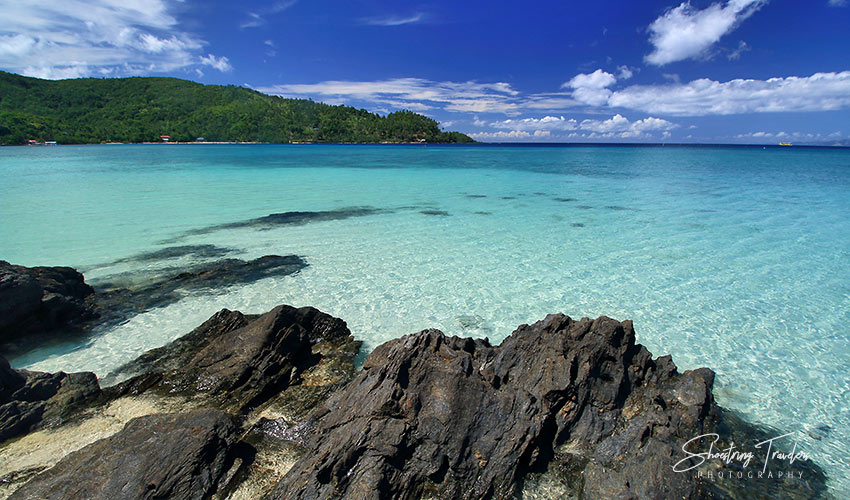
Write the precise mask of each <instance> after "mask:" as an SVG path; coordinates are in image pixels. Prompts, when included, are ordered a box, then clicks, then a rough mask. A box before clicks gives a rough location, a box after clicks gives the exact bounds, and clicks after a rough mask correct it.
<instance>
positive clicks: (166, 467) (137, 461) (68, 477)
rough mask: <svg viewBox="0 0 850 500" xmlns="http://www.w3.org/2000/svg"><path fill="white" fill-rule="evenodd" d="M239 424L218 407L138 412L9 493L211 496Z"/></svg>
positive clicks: (44, 496)
mask: <svg viewBox="0 0 850 500" xmlns="http://www.w3.org/2000/svg"><path fill="white" fill-rule="evenodd" d="M236 437H237V427H236V425H235V424H234V423H233V420H232V419H231V417H229V416H228V415H226V414H224V413H222V412H219V411H214V410H196V411H192V412H189V413H185V414H158V415H150V416H146V417H139V418H135V419H133V420H131V421H130V422H128V423H127V425H126V426H125V427H124V429H123V430H122V431H120V432H118V433H117V434H114V435H113V436H111V437H109V438H106V439H101V440H100V441H96V442H94V443H92V444H90V445H88V446H86V447H84V448H82V449H81V450H78V451H76V452H73V453H71V454H69V455H68V456H66V457H65V458H63V459H62V460H60V461H59V463H57V464H56V465H55V466H54V467H53V468H51V469H49V470H47V471H45V472H43V473H41V474H39V475H37V476H36V477H34V478H33V479H32V480H30V481H29V482H27V483H26V484H25V485H24V486H22V487H21V488H20V489H18V490H17V491H16V492H15V493H14V494H12V496H11V497H10V499H32V498H39V499H67V498H86V499H109V500H112V499H117V498H128V499H129V498H133V499H135V498H151V499H153V498H163V499H164V498H172V499H187V500H188V499H204V498H209V497H210V496H211V495H212V494H213V493H214V492H215V491H216V489H217V488H218V487H219V486H220V485H219V482H220V479H221V478H222V476H223V475H224V474H225V473H226V472H227V471H228V469H229V468H230V466H231V464H232V462H233V458H234V456H233V451H234V450H233V448H234V446H233V445H234V443H235V442H236Z"/></svg>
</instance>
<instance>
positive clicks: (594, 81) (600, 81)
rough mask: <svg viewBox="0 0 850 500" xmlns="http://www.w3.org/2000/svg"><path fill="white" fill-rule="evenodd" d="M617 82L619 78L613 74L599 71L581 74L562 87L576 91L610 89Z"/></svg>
mask: <svg viewBox="0 0 850 500" xmlns="http://www.w3.org/2000/svg"><path fill="white" fill-rule="evenodd" d="M616 82H617V78H616V77H615V76H614V75H612V74H611V73H607V72H605V71H602V70H601V69H597V70H596V71H594V72H593V73H589V74H585V73H579V74H578V75H576V76H574V77H573V79H572V80H570V81H568V82H567V83H565V84H563V85H561V87H572V88H574V89H580V88H587V89H604V88H606V87H610V86H611V85H614V84H615V83H616Z"/></svg>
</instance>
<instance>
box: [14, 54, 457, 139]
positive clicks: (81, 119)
mask: <svg viewBox="0 0 850 500" xmlns="http://www.w3.org/2000/svg"><path fill="white" fill-rule="evenodd" d="M162 135H167V136H170V137H171V141H181V142H183V141H195V140H196V139H197V138H198V137H203V138H204V139H205V140H207V141H244V142H254V141H256V142H275V143H286V142H335V143H338V142H371V143H377V142H416V141H420V140H421V139H425V141H427V142H444V143H445V142H473V141H472V139H470V138H469V137H468V136H466V135H464V134H461V133H459V132H442V131H441V130H440V128H439V124H438V123H437V122H436V121H434V120H432V119H430V118H428V117H425V116H422V115H419V114H416V113H412V112H410V111H398V112H395V113H390V114H389V115H387V116H385V117H384V116H380V115H378V114H375V113H370V112H368V111H366V110H364V109H355V108H352V107H350V106H330V105H327V104H322V103H317V102H313V101H311V100H304V99H285V98H282V97H275V96H270V95H266V94H262V93H260V92H257V91H254V90H250V89H246V88H243V87H236V86H234V85H228V86H220V85H202V84H199V83H195V82H190V81H186V80H179V79H176V78H152V77H135V78H105V79H100V78H81V79H75V80H57V81H51V80H40V79H37V78H28V77H24V76H20V75H15V74H12V73H6V72H2V71H0V144H25V143H26V142H27V140H30V139H34V140H37V141H51V140H53V141H57V142H58V143H60V144H75V143H102V142H148V141H159V140H160V136H162Z"/></svg>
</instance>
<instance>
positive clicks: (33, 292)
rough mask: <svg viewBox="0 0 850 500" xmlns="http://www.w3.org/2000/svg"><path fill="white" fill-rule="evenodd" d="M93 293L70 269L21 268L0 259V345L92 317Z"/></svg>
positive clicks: (79, 322)
mask: <svg viewBox="0 0 850 500" xmlns="http://www.w3.org/2000/svg"><path fill="white" fill-rule="evenodd" d="M92 293H94V290H93V289H92V287H90V286H89V285H87V284H86V283H85V281H84V279H83V275H82V274H80V273H78V272H77V271H75V270H74V269H72V268H70V267H24V266H15V265H12V264H9V263H8V262H6V261H2V260H0V344H7V343H10V342H14V341H17V340H19V339H21V338H22V337H26V336H29V335H34V334H35V335H37V334H42V333H48V332H52V331H55V330H58V329H61V328H74V327H77V326H79V325H80V324H82V323H83V322H85V321H87V320H90V319H92V318H93V317H95V312H94V309H93V307H92V305H91V304H90V302H89V301H88V300H87V299H88V298H89V296H90V295H92Z"/></svg>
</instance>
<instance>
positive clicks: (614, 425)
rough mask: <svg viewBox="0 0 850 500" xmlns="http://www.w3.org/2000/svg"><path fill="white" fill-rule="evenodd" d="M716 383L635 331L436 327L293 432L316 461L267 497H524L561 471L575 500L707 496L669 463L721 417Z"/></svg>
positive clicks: (387, 352) (308, 460)
mask: <svg viewBox="0 0 850 500" xmlns="http://www.w3.org/2000/svg"><path fill="white" fill-rule="evenodd" d="M713 381H714V374H713V372H712V371H711V370H708V369H704V368H703V369H699V370H694V371H689V372H685V373H683V374H679V373H678V372H677V370H676V366H675V365H674V364H673V362H672V360H671V359H670V357H669V356H667V357H660V358H657V359H652V357H651V355H650V353H649V352H648V351H647V350H646V348H644V347H643V346H641V345H637V344H636V343H635V334H634V330H633V328H632V323H631V322H630V321H625V322H622V323H621V322H618V321H615V320H612V319H610V318H606V317H600V318H598V319H596V320H590V319H586V318H585V319H582V320H581V321H574V320H572V319H570V318H569V317H566V316H563V315H550V316H547V317H546V319H545V320H544V321H541V322H537V323H535V324H534V325H531V326H528V325H523V326H520V327H519V328H518V329H517V330H516V331H515V332H513V334H512V335H511V336H510V337H508V338H507V339H505V341H504V342H502V344H501V346H499V347H492V346H490V345H489V344H488V342H487V341H486V340H473V339H461V338H457V337H451V338H448V337H446V336H444V335H443V334H442V333H441V332H439V331H436V330H426V331H423V332H420V333H418V334H414V335H408V336H406V337H403V338H400V339H397V340H393V341H390V342H387V343H385V344H383V345H381V346H378V347H377V348H376V349H375V350H374V351H373V352H372V354H370V355H369V357H368V358H367V359H366V361H365V363H364V366H363V370H362V371H361V372H360V373H359V374H358V375H357V376H356V377H355V378H354V380H352V382H351V383H349V384H348V385H347V386H346V387H345V388H344V389H342V390H341V391H339V392H338V393H336V394H335V395H333V396H332V397H331V398H329V399H328V400H327V401H326V402H325V403H324V404H322V405H321V406H319V407H317V408H316V410H315V411H314V412H313V413H312V414H311V415H310V417H309V419H308V420H307V421H306V422H305V423H304V424H302V425H301V426H300V430H296V431H287V432H288V433H289V434H291V435H298V436H302V440H303V441H302V444H303V445H304V447H305V448H306V453H305V455H304V456H303V457H302V458H301V459H300V460H299V461H298V462H296V463H295V465H294V466H293V467H292V469H291V470H290V472H289V473H288V474H287V475H286V476H285V477H284V478H283V480H281V481H280V482H279V483H278V485H277V486H276V488H275V489H274V490H273V491H272V492H271V493H270V494H269V495H268V496H267V497H266V498H268V499H330V498H347V499H367V498H368V499H373V498H379V499H384V498H386V499H418V498H453V499H489V498H495V499H513V498H517V497H519V496H520V495H521V492H522V488H523V481H524V480H525V478H526V477H527V476H528V475H529V473H539V472H541V471H545V470H547V469H551V468H555V469H560V470H561V473H562V476H563V477H564V480H563V483H564V484H565V485H566V487H565V488H566V492H565V497H566V498H571V497H576V498H624V499H625V498H635V499H637V498H658V499H661V498H673V497H675V498H702V497H706V495H709V493H707V491H708V486H706V485H705V484H703V483H701V482H700V481H699V480H698V479H697V478H696V475H694V474H677V473H674V472H672V465H673V464H674V463H675V462H676V461H677V460H679V459H680V458H681V456H680V455H681V453H679V454H678V455H677V454H676V453H674V452H675V451H678V450H680V449H681V445H682V443H683V442H685V441H686V440H688V439H690V438H692V437H695V436H698V435H700V434H703V433H704V432H705V431H707V430H708V429H714V428H716V427H717V424H718V422H719V420H720V419H721V418H722V414H721V412H720V410H719V408H718V407H717V405H716V404H715V402H714V399H713V396H712V384H713ZM674 456H675V459H674Z"/></svg>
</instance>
